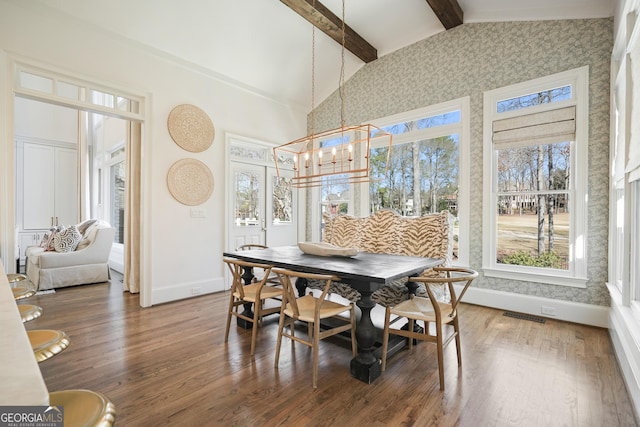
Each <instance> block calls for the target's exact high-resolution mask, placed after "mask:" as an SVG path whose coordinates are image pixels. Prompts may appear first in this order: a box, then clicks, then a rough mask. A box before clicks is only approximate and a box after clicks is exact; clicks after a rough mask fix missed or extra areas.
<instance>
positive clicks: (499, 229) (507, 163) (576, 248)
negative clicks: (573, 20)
mask: <svg viewBox="0 0 640 427" xmlns="http://www.w3.org/2000/svg"><path fill="white" fill-rule="evenodd" d="M586 88H587V68H586V67H584V68H581V69H577V70H572V71H568V72H564V73H560V74H556V75H553V76H549V77H545V78H541V79H536V80H533V81H530V82H525V83H521V84H516V85H513V86H509V87H505V88H501V89H497V90H494V91H490V92H486V93H485V104H484V109H485V119H484V127H485V144H484V147H485V148H484V168H485V169H484V176H485V191H484V203H485V206H486V208H485V210H484V215H485V217H484V230H486V238H485V239H484V248H483V268H484V270H485V275H487V276H495V277H504V278H512V279H519V280H527V281H536V282H542V283H551V284H563V285H569V286H577V287H584V286H585V284H586V254H585V250H586V238H585V232H586V203H585V202H586V177H587V162H586V159H587V157H586V155H587V142H588V141H587V131H586V129H587V123H586V121H587V119H586V111H587V91H586Z"/></svg>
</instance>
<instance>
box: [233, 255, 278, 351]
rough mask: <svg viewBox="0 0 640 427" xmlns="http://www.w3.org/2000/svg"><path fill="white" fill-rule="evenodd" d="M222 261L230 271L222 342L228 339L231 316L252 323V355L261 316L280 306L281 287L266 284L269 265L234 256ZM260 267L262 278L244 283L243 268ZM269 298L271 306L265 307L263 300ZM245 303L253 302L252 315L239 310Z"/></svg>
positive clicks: (272, 311) (271, 312)
mask: <svg viewBox="0 0 640 427" xmlns="http://www.w3.org/2000/svg"><path fill="white" fill-rule="evenodd" d="M223 260H224V262H225V263H226V264H227V266H228V267H229V271H231V277H232V282H231V295H230V297H229V310H228V313H227V329H226V332H225V334H224V342H227V341H228V340H229V329H230V328H231V316H235V317H238V318H240V319H243V320H245V321H247V322H250V323H251V324H252V331H251V355H252V356H253V355H254V353H255V348H256V337H257V335H258V327H259V326H261V325H262V317H263V316H266V315H268V314H273V313H278V312H279V311H280V306H281V301H280V300H281V298H282V288H281V287H279V286H271V285H267V279H268V278H269V274H270V273H271V266H270V265H266V264H257V263H252V262H248V261H242V260H239V259H235V258H224V259H223ZM248 268H260V269H262V270H263V271H264V273H265V274H264V275H263V276H262V278H261V279H260V280H258V281H256V282H253V283H250V284H248V285H245V284H244V283H243V279H242V276H243V274H244V271H245V269H248ZM269 299H275V300H277V302H275V303H274V304H275V305H274V306H273V307H265V302H266V301H267V300H269ZM245 304H253V316H252V317H250V316H247V315H245V314H244V313H243V312H240V311H239V308H238V307H240V306H244V305H245Z"/></svg>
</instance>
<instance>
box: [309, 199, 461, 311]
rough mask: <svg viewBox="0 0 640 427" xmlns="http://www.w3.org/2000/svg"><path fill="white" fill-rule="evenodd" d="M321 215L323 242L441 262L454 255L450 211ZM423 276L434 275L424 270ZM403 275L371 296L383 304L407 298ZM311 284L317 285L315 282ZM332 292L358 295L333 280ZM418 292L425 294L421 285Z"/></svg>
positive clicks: (354, 297) (445, 264)
mask: <svg viewBox="0 0 640 427" xmlns="http://www.w3.org/2000/svg"><path fill="white" fill-rule="evenodd" d="M323 217H324V224H325V225H324V235H323V239H322V241H323V242H327V243H331V244H333V245H336V246H341V247H357V248H359V249H360V250H361V251H364V252H371V253H386V254H395V255H409V256H422V257H428V258H440V259H444V263H443V265H444V266H448V265H450V264H451V260H452V257H453V218H452V217H451V215H450V214H449V211H442V212H440V213H436V214H429V215H424V216H421V217H403V216H400V215H398V214H396V213H395V212H393V211H391V210H379V211H377V212H375V213H374V214H372V215H370V216H368V217H362V218H357V217H353V216H349V215H336V216H330V215H327V214H324V215H323ZM422 275H423V276H430V275H431V276H433V272H431V271H429V270H427V271H425V272H424V273H423V274H422ZM405 282H406V279H401V280H398V281H397V282H394V283H393V284H391V285H388V286H385V287H384V288H382V289H379V290H378V291H376V292H375V293H374V294H373V299H374V301H376V302H377V303H379V304H382V305H385V306H386V305H393V304H395V303H397V302H399V301H401V300H404V299H407V297H408V291H407V287H406V286H405V285H404V283H405ZM309 286H310V287H312V288H316V284H315V283H310V284H309ZM332 292H334V293H337V294H339V295H341V296H343V297H345V298H347V299H349V300H351V301H354V300H357V298H359V295H358V293H357V292H356V291H354V290H353V289H351V288H350V287H349V286H348V285H345V284H341V283H333V286H332ZM417 292H418V295H425V296H426V289H424V286H422V287H420V288H418V291H417Z"/></svg>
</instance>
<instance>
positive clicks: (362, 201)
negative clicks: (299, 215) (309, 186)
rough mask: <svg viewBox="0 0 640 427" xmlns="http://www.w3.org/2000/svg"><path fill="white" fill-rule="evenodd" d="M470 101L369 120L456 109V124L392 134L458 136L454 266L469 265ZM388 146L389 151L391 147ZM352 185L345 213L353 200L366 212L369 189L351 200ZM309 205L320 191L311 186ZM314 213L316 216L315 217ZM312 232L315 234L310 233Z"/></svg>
mask: <svg viewBox="0 0 640 427" xmlns="http://www.w3.org/2000/svg"><path fill="white" fill-rule="evenodd" d="M470 105H471V101H470V98H469V97H468V96H466V97H462V98H457V99H453V100H450V101H446V102H442V103H440V104H435V105H431V106H428V107H423V108H419V109H415V110H411V111H407V112H404V113H400V114H395V115H392V116H388V117H384V118H380V119H377V120H372V121H370V123H371V124H373V125H375V126H378V127H381V128H382V127H384V126H389V125H393V124H396V123H402V122H408V121H411V120H416V119H421V118H423V117H428V116H436V115H439V114H444V113H448V112H451V111H456V110H460V123H455V124H448V125H442V126H434V127H432V128H426V129H422V130H419V131H416V132H411V133H408V134H406V135H405V134H400V135H394V136H393V145H395V144H400V143H403V142H409V141H413V140H415V139H416V137H418V138H419V139H432V138H437V137H440V136H447V135H451V134H453V133H457V134H459V135H460V147H459V150H460V152H459V165H458V168H459V175H458V188H459V192H458V212H459V216H458V219H459V230H460V235H459V240H458V260H457V261H456V262H454V263H453V264H454V265H464V266H468V265H469V262H470V261H469V242H470V240H469V234H470V229H471V227H470V223H469V217H470V210H471V200H470V196H471V192H470V189H469V185H470V181H471V177H470V169H471V166H470V163H471V160H470V139H471V118H470V116H471V107H470ZM393 145H392V148H391V149H392V150H393ZM354 190H355V188H354V185H353V184H352V185H351V191H350V192H349V193H350V201H349V214H350V215H353V213H352V211H353V210H354V208H353V207H354V206H355V203H356V202H357V203H358V204H359V206H360V211H361V212H368V209H369V191H360V192H359V194H360V197H359V198H358V200H357V201H356V200H354V197H355V193H356V192H355V191H354ZM312 197H313V206H317V205H319V203H320V190H319V189H318V188H316V189H313V193H312ZM318 211H319V210H318V209H315V208H314V209H313V213H312V218H311V223H312V224H319V223H320V222H319V221H320V216H319V214H317V212H318ZM315 215H317V216H315ZM318 228H319V227H315V226H314V227H312V229H313V230H314V232H313V233H312V238H313V239H318V238H319V231H315V230H316V229H318ZM314 233H315V234H314Z"/></svg>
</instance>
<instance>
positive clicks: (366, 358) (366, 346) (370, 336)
mask: <svg viewBox="0 0 640 427" xmlns="http://www.w3.org/2000/svg"><path fill="white" fill-rule="evenodd" d="M359 291H360V295H361V297H360V299H359V300H358V301H357V302H356V305H357V306H358V307H360V310H361V312H362V315H361V316H360V320H359V321H358V324H357V325H356V340H357V341H358V354H357V355H356V357H355V358H353V359H351V376H352V377H354V378H357V379H359V380H360V381H364V382H366V383H368V384H371V383H372V382H373V381H374V380H375V379H376V378H378V377H379V376H380V372H381V367H380V359H378V357H376V355H375V354H374V350H375V343H376V329H375V327H374V326H373V322H372V321H371V310H372V309H373V307H375V305H376V303H375V302H374V301H373V300H372V299H371V294H372V292H371V291H368V290H361V289H359Z"/></svg>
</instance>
